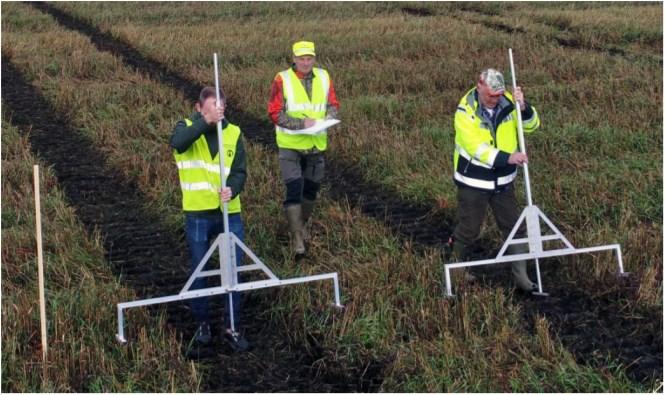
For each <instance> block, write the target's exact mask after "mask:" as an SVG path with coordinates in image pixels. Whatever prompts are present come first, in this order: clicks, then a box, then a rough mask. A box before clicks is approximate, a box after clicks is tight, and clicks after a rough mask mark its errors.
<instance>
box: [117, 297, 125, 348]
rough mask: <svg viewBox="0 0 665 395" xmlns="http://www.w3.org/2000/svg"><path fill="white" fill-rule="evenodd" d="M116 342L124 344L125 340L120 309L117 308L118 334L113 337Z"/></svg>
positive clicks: (123, 322) (123, 323)
mask: <svg viewBox="0 0 665 395" xmlns="http://www.w3.org/2000/svg"><path fill="white" fill-rule="evenodd" d="M115 338H116V340H118V342H120V343H122V344H125V343H127V339H125V321H124V319H123V316H122V308H121V307H120V306H118V333H116V335H115Z"/></svg>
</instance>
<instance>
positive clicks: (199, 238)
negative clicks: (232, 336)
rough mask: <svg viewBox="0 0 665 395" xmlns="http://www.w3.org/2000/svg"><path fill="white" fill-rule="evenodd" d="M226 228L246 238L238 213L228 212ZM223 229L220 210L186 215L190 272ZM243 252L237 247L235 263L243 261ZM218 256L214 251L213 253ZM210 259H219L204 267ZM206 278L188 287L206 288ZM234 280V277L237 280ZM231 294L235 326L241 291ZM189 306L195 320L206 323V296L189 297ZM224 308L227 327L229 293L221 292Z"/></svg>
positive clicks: (237, 320)
mask: <svg viewBox="0 0 665 395" xmlns="http://www.w3.org/2000/svg"><path fill="white" fill-rule="evenodd" d="M229 230H230V231H231V232H232V233H234V234H235V235H236V237H238V238H239V239H240V240H241V241H243V242H244V241H245V230H244V227H243V224H242V219H241V218H240V214H229ZM222 232H224V218H223V216H222V213H221V212H220V213H219V215H205V216H203V215H191V214H186V215H185V233H186V236H187V244H188V245H189V253H190V256H191V271H190V274H191V273H193V272H194V270H195V269H196V266H198V264H199V262H200V261H201V259H203V256H204V255H205V253H206V252H207V251H208V249H209V248H210V245H211V244H212V242H213V241H214V240H215V239H216V238H217V236H218V235H219V234H220V233H222ZM243 254H244V253H243V251H242V249H241V248H240V247H236V262H237V264H238V265H240V264H241V263H242V258H243ZM215 255H217V254H215ZM212 262H219V261H217V260H213V259H210V260H208V264H207V265H206V267H208V268H210V267H211V264H212ZM206 280H207V278H199V279H197V280H196V281H194V283H193V284H192V286H191V287H190V289H191V290H195V289H201V288H207V286H208V285H207V281H206ZM236 281H237V279H236ZM232 294H233V320H234V323H235V326H236V328H237V327H238V323H239V321H240V320H239V318H240V316H239V312H240V303H241V301H240V293H238V292H232ZM189 303H190V306H191V308H192V313H193V314H194V317H195V318H196V321H197V322H198V323H201V322H208V321H209V317H208V298H207V297H201V298H196V299H190V302H189ZM224 308H225V311H226V319H225V324H226V327H227V328H230V327H231V318H230V311H231V309H230V308H229V295H224Z"/></svg>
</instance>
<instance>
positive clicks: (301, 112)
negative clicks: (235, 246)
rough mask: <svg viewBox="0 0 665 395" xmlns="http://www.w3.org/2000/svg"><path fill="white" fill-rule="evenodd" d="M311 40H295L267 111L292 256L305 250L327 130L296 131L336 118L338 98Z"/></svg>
mask: <svg viewBox="0 0 665 395" xmlns="http://www.w3.org/2000/svg"><path fill="white" fill-rule="evenodd" d="M315 61H316V52H315V48H314V43H313V42H310V41H299V42H297V43H295V44H293V64H292V66H291V67H290V68H288V69H286V70H284V71H281V72H279V73H277V75H276V76H275V79H274V80H273V83H272V88H271V92H270V102H269V103H268V114H269V115H270V119H271V120H272V122H273V123H274V124H275V133H276V137H277V146H278V147H279V167H280V171H281V174H282V180H283V182H284V184H285V186H286V199H285V200H284V210H285V213H286V218H287V221H288V223H289V230H290V233H291V237H292V245H293V250H294V253H295V255H296V258H299V257H301V256H303V255H304V254H305V241H306V240H307V239H308V238H309V232H308V231H307V222H308V220H309V219H310V217H311V215H312V212H313V211H314V202H315V200H316V195H317V193H318V191H319V188H320V186H321V181H322V180H323V175H324V165H325V162H324V152H325V150H326V148H327V146H328V136H327V133H326V132H325V131H323V132H321V133H319V134H316V135H311V134H299V133H298V130H302V129H306V128H309V127H311V126H314V124H315V123H316V120H319V119H336V118H337V113H338V110H339V102H338V101H337V96H336V94H335V88H334V87H333V82H332V79H331V78H330V75H329V74H328V72H327V71H326V70H324V69H322V68H319V67H315V66H314V63H315Z"/></svg>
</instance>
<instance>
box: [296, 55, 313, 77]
mask: <svg viewBox="0 0 665 395" xmlns="http://www.w3.org/2000/svg"><path fill="white" fill-rule="evenodd" d="M315 59H316V58H315V57H314V56H311V55H303V56H294V57H293V63H295V64H296V70H297V71H299V72H301V73H302V74H308V73H309V72H310V71H312V68H313V67H314V60H315Z"/></svg>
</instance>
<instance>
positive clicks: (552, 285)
mask: <svg viewBox="0 0 665 395" xmlns="http://www.w3.org/2000/svg"><path fill="white" fill-rule="evenodd" d="M30 4H31V5H33V6H34V7H36V8H38V9H40V10H42V11H44V12H46V13H49V14H50V15H52V16H53V17H54V18H55V19H56V20H57V21H58V22H59V23H60V24H62V25H63V26H65V27H67V28H69V29H73V30H75V31H78V32H79V33H81V34H84V35H86V36H87V37H88V38H89V39H90V40H91V42H92V43H93V44H94V45H95V46H96V47H97V48H98V49H100V50H103V51H108V52H111V53H112V54H113V55H115V56H118V57H119V58H120V59H122V60H123V61H124V62H125V63H126V64H127V65H128V66H130V67H132V68H134V69H136V70H137V71H138V72H141V73H143V74H145V75H146V76H148V77H150V78H152V79H154V80H156V81H159V82H161V83H164V84H166V85H169V86H171V87H173V88H175V89H178V90H180V91H181V92H183V93H184V94H185V95H186V97H188V98H190V99H192V100H195V98H196V97H197V96H198V92H199V91H200V89H201V88H202V86H201V85H200V84H198V83H196V82H194V81H191V80H189V79H187V78H185V77H183V76H181V75H179V74H178V73H176V72H173V71H170V70H169V69H168V68H167V67H165V66H164V65H162V64H161V63H159V62H157V61H155V60H153V59H149V58H147V57H145V56H144V55H143V54H141V53H140V52H138V51H137V50H136V49H134V48H133V47H132V46H131V45H130V44H128V43H126V42H123V41H120V40H117V39H115V38H113V37H112V36H111V35H110V34H108V33H104V32H101V31H99V30H98V29H97V28H96V27H94V26H92V25H90V24H89V23H87V22H86V21H84V20H81V19H78V18H76V17H73V16H71V15H69V14H67V13H65V12H63V11H61V10H59V9H57V8H56V7H53V6H52V5H50V4H46V3H30ZM14 72H16V71H15V70H14ZM5 74H6V73H5V61H4V59H3V84H4V83H5ZM6 87H7V86H4V87H3V88H6ZM4 97H5V89H3V98H4ZM10 103H11V102H10ZM17 104H20V102H18V103H17ZM44 104H45V105H46V102H44ZM230 105H232V103H230ZM14 108H16V107H14ZM18 108H21V107H20V106H19V107H18ZM53 115H54V116H55V114H53ZM229 118H231V119H233V120H234V122H235V123H237V124H239V125H241V127H242V129H243V133H244V135H245V136H246V137H247V138H248V139H249V140H251V141H252V142H255V143H259V144H262V145H264V146H267V147H271V148H275V143H274V133H273V128H272V125H270V124H269V123H268V122H267V120H261V119H257V118H253V117H251V116H250V115H248V114H246V113H243V112H242V111H240V110H239V109H237V108H235V109H234V108H230V109H229ZM15 119H16V117H15ZM29 124H30V122H25V123H24V125H26V126H27V125H29ZM33 134H34V132H33ZM33 140H35V144H39V139H36V138H35V137H33V138H32V139H31V141H33ZM33 147H37V148H38V147H39V145H37V146H33ZM89 148H90V144H88V145H84V146H82V147H81V149H79V150H78V151H75V152H79V153H80V152H86V151H87V150H89ZM37 151H39V149H37ZM64 154H66V153H63V155H64ZM63 155H58V154H54V155H53V156H52V157H51V158H50V159H51V160H49V162H50V163H54V164H56V170H58V166H60V167H63V168H62V169H60V171H62V172H63V174H65V175H66V174H68V172H71V171H72V168H70V166H69V164H70V163H71V161H70V160H69V157H68V156H63ZM96 155H99V154H96ZM86 156H88V155H87V154H86ZM42 157H44V156H42ZM91 158H95V156H94V155H93V156H91ZM63 159H67V161H65V160H63ZM327 161H328V166H327V168H328V169H327V171H328V176H327V177H328V182H329V184H330V185H331V186H334V187H331V188H330V190H329V191H328V194H329V196H330V197H331V198H333V199H335V200H338V201H346V202H349V203H350V204H351V205H352V206H353V207H357V208H359V209H360V210H361V211H362V212H363V214H365V215H368V216H370V217H373V218H376V219H377V220H379V221H381V222H383V223H385V224H386V225H388V226H389V227H390V228H391V229H392V230H393V231H395V232H396V234H398V235H399V236H400V237H401V238H402V239H404V240H405V241H409V242H413V245H414V246H416V247H439V248H440V247H441V245H442V244H443V242H444V241H445V240H447V238H448V235H449V234H450V232H451V229H452V223H453V222H454V214H453V212H452V211H444V210H439V209H435V208H433V207H435V205H434V203H432V204H431V205H417V204H413V203H411V202H405V201H402V200H400V199H399V198H396V196H398V195H397V193H396V191H394V190H391V189H390V188H386V187H385V186H381V185H377V184H373V183H371V182H368V181H367V180H365V179H364V178H363V177H362V176H361V174H362V171H361V170H360V169H358V168H357V167H355V166H354V165H346V164H342V163H339V162H337V161H335V160H334V158H333V157H332V155H330V156H329V157H328V158H327ZM58 163H60V164H59V165H58ZM65 163H67V165H65ZM90 163H96V162H95V161H91V162H90ZM60 171H59V172H60ZM86 174H109V177H111V176H112V174H113V172H109V170H108V169H107V170H104V169H103V168H102V169H95V172H87V171H86ZM102 181H103V182H102ZM66 182H67V180H66V179H65V183H66ZM104 182H106V179H100V180H97V181H96V182H95V183H94V185H89V186H88V188H91V192H92V191H96V190H97V189H96V188H99V184H100V183H101V184H103V183H104ZM116 182H118V183H120V182H123V181H122V180H116ZM129 190H134V189H133V188H130V189H129ZM91 194H92V193H91ZM92 195H96V193H95V194H92ZM86 196H87V194H86ZM142 201H143V200H142V198H141V197H140V196H137V197H136V199H135V201H132V202H131V204H130V205H132V207H140V206H141V202H142ZM83 203H85V202H83ZM96 204H103V202H99V203H95V202H92V203H86V204H84V205H85V206H88V207H90V210H91V211H95V210H98V209H96V208H95V206H96ZM75 205H76V206H77V207H78V205H77V204H75ZM102 207H106V206H102ZM118 209H119V207H117V206H115V207H112V208H109V210H108V214H106V215H107V216H111V215H122V214H118V213H124V211H115V210H118ZM135 211H136V210H135ZM83 212H84V211H83V210H81V213H82V214H83ZM128 217H129V218H127V221H130V220H131V222H127V223H126V225H123V226H128V227H129V226H130V225H127V224H130V223H131V227H132V229H134V230H133V232H134V234H136V233H137V232H140V233H142V234H146V235H151V234H152V233H151V231H149V230H148V227H147V225H145V224H152V223H153V222H150V221H145V220H143V219H141V218H142V217H140V216H137V217H131V216H128ZM138 219H140V220H138ZM95 220H96V218H90V219H89V223H90V224H93V225H94V224H96V222H95ZM84 222H85V221H84ZM102 231H103V233H104V234H106V235H107V239H108V240H110V241H109V243H111V244H110V245H111V247H113V245H114V244H120V245H122V243H126V242H127V241H125V240H128V237H133V234H131V233H130V232H132V230H131V229H129V230H128V231H127V232H118V231H114V230H113V228H107V229H104V228H103V229H102ZM106 231H109V232H111V233H108V232H106ZM160 232H162V233H164V232H166V231H165V230H163V229H161V230H160ZM127 233H130V234H129V235H128V234H127ZM114 237H118V238H119V239H117V240H120V241H119V242H118V241H116V240H115V239H114ZM123 237H124V238H123ZM173 237H176V236H173ZM176 238H177V237H176ZM181 238H182V236H179V238H178V241H180V239H181ZM173 240H175V239H173ZM160 243H163V241H162V242H160V241H159V240H154V239H153V240H149V239H146V242H145V244H144V246H145V248H149V249H150V250H146V252H145V255H146V256H150V254H154V253H155V251H156V250H157V246H159V245H161V244H160ZM164 244H165V245H166V246H173V245H175V244H173V243H164ZM179 245H181V246H182V243H181V242H180V244H179ZM108 251H114V250H113V249H110V250H108ZM167 251H168V247H167ZM182 251H184V247H183V248H178V249H177V251H176V249H173V248H172V247H171V250H170V254H175V255H176V256H180V259H181V260H182V262H184V261H185V258H184V257H182V255H181V254H182ZM475 253H476V254H477V255H478V256H488V255H490V254H491V253H492V252H491V251H488V250H487V248H483V247H479V246H478V247H477V251H476V252H475ZM114 254H116V255H117V254H118V251H117V249H116V250H115V251H114ZM125 255H128V254H125ZM132 255H133V254H132ZM170 256H171V257H172V256H174V255H170ZM183 265H185V264H184V263H183V264H181V265H179V267H185V266H186V265H185V266H183ZM153 267H158V266H156V265H153ZM542 267H543V275H544V278H546V279H547V291H549V292H550V294H551V295H552V296H551V297H550V298H547V299H534V298H531V297H526V296H519V297H518V298H517V300H519V301H520V302H521V303H522V304H523V307H524V308H523V311H524V315H525V318H526V320H525V322H527V325H530V324H531V323H532V322H533V318H532V317H533V316H534V315H536V314H539V315H544V316H545V317H547V318H548V320H549V321H550V322H551V325H552V331H553V332H554V333H556V334H557V335H558V336H559V337H560V339H561V341H562V342H563V344H564V345H565V346H566V347H568V348H569V349H570V350H571V351H572V352H573V353H574V354H575V356H576V358H577V359H578V361H580V362H583V363H589V364H591V365H594V366H605V361H604V360H603V358H611V359H616V360H618V361H619V362H620V363H622V364H623V365H624V366H627V373H628V375H629V376H630V377H631V378H633V379H634V380H638V381H643V380H646V379H651V378H654V377H656V378H662V376H663V375H662V344H663V342H662V313H661V311H660V310H659V309H656V308H654V309H651V310H649V311H641V312H639V314H634V313H631V314H623V313H622V311H621V309H620V306H619V305H618V302H619V301H620V300H624V299H627V300H634V299H635V298H636V295H635V293H636V291H637V284H635V283H634V279H632V280H629V281H628V282H617V283H616V286H615V287H613V288H612V289H609V290H603V292H602V294H601V296H598V293H599V292H600V291H599V290H579V289H578V288H579V287H576V286H575V284H564V283H562V282H561V281H558V279H560V278H561V277H562V276H561V275H559V274H558V270H559V268H558V265H553V264H552V265H548V264H544V265H542ZM479 274H481V275H482V277H483V278H484V282H485V284H493V283H500V284H504V285H506V284H507V283H508V281H509V279H508V278H507V269H506V270H500V269H496V268H493V269H484V270H479ZM148 277H151V278H152V277H154V276H148ZM180 278H184V275H183V277H180ZM660 281H661V282H662V278H661V279H660ZM176 283H178V284H179V283H180V282H176ZM159 293H160V294H163V293H164V288H159ZM248 304H252V303H248ZM254 304H259V303H254ZM255 312H256V313H258V312H260V309H259V308H257V309H256V310H254V311H253V312H252V313H248V314H252V315H253V316H254V315H256V314H254V313H255ZM252 320H256V318H255V317H254V318H252ZM247 321H248V320H247V319H245V322H247ZM262 325H266V326H269V325H270V323H269V322H263V323H262ZM176 326H178V325H176ZM180 326H182V323H180ZM188 330H190V331H191V328H188ZM256 330H257V331H258V332H260V329H256ZM188 334H189V332H188ZM250 336H251V334H250ZM266 336H268V339H267V342H266V346H269V342H271V341H276V342H277V344H281V343H280V341H279V339H275V338H270V337H269V334H266ZM284 357H285V358H286V356H284ZM236 366H240V367H242V364H240V365H236ZM368 371H371V372H372V375H371V377H368V378H367V379H362V380H361V382H360V383H356V388H357V389H361V390H366V389H372V388H376V385H377V384H378V383H380V381H381V379H380V377H381V375H382V369H381V366H380V364H374V365H372V366H371V367H370V369H368ZM230 374H231V375H232V374H233V373H232V372H230ZM216 376H220V375H216ZM360 376H361V375H358V377H360ZM291 377H294V376H291ZM250 384H251V383H250ZM219 388H224V390H227V391H228V390H229V388H231V387H219ZM238 388H241V387H238ZM284 388H290V389H297V388H305V387H299V386H296V385H293V384H292V385H290V386H287V387H284ZM310 388H312V387H310ZM322 388H324V387H322ZM347 388H348V387H347ZM245 390H246V388H245ZM277 390H279V388H277Z"/></svg>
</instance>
